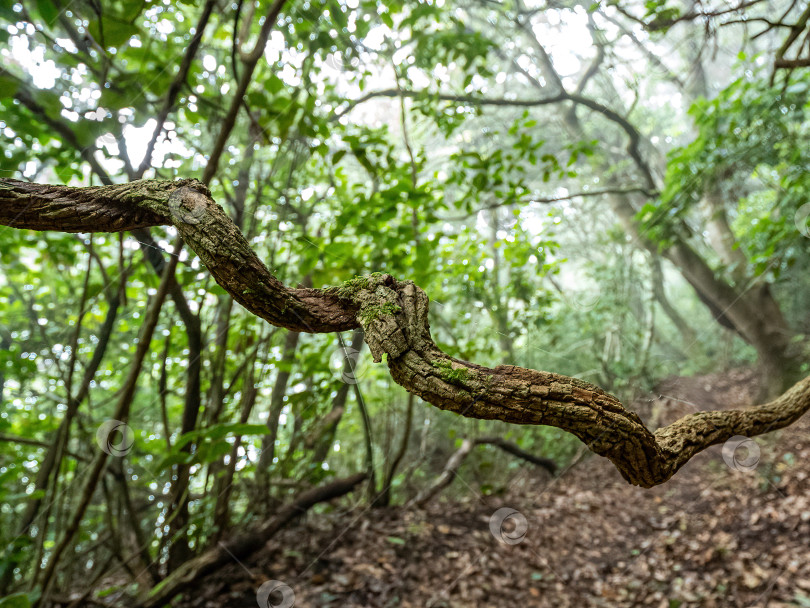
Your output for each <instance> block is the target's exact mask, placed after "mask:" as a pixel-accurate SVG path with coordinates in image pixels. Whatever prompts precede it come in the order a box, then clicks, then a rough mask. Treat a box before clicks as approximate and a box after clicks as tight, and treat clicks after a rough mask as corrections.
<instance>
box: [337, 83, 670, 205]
mask: <svg viewBox="0 0 810 608" xmlns="http://www.w3.org/2000/svg"><path fill="white" fill-rule="evenodd" d="M377 97H388V98H393V97H412V98H419V97H427V98H431V97H432V98H434V99H439V100H441V101H450V102H455V103H462V104H467V105H471V106H506V107H518V108H534V107H538V106H547V105H551V104H556V103H563V102H566V101H570V102H571V103H573V104H574V105H580V106H584V107H586V108H588V109H590V110H593V111H594V112H596V113H597V114H601V115H602V116H603V117H605V118H606V119H607V120H609V121H610V122H612V123H614V124H616V125H617V126H618V127H619V128H620V129H621V130H622V131H624V133H625V134H626V135H627V138H628V143H627V153H628V154H630V156H631V157H632V158H633V161H634V162H635V163H636V165H637V166H638V167H639V168H640V169H641V173H642V176H643V178H644V181H645V182H646V185H645V188H646V189H647V190H652V191H655V190H657V187H656V184H655V180H654V179H653V173H652V170H651V169H650V166H649V164H648V163H647V161H646V160H645V159H644V157H643V156H642V154H641V139H642V137H641V133H640V132H639V131H638V129H636V127H634V126H633V124H632V123H631V122H630V121H629V120H627V118H625V117H624V116H622V115H621V114H619V113H618V112H616V111H615V110H612V109H610V108H609V107H607V106H606V105H603V104H601V103H599V102H598V101H596V100H593V99H591V98H589V97H585V96H584V95H580V94H578V93H568V92H566V91H565V90H563V91H561V92H560V93H557V94H555V95H551V96H549V97H542V98H540V99H507V98H505V97H480V96H476V95H449V94H446V93H431V92H429V91H411V90H404V89H381V90H378V91H371V92H369V93H366V94H365V95H363V96H362V97H358V98H357V99H353V100H351V101H349V102H348V103H347V104H346V105H345V106H343V107H342V108H341V109H340V110H337V111H336V112H335V113H334V114H333V118H334V119H340V118H342V117H343V116H345V115H346V114H348V113H349V112H350V111H351V110H353V109H354V108H355V107H357V106H359V105H361V104H363V103H366V102H367V101H370V100H372V99H375V98H377Z"/></svg>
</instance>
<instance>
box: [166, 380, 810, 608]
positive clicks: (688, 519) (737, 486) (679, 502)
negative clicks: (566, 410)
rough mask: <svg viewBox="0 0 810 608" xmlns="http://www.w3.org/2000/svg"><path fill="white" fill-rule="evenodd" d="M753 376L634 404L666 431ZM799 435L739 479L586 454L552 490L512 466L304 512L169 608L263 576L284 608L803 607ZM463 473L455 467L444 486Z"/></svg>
mask: <svg viewBox="0 0 810 608" xmlns="http://www.w3.org/2000/svg"><path fill="white" fill-rule="evenodd" d="M752 378H753V376H752V375H751V374H750V373H749V372H747V371H745V370H734V371H731V372H728V373H725V374H712V375H708V376H700V377H694V378H670V379H668V380H665V381H664V382H662V383H661V384H660V385H659V387H658V393H659V394H663V395H665V397H663V398H661V399H657V398H656V396H655V395H652V396H650V397H649V398H648V399H647V400H646V401H647V402H648V404H649V402H650V401H652V402H653V403H664V404H665V407H664V409H663V415H664V417H665V418H667V420H665V421H664V422H669V420H668V418H670V417H673V416H674V417H678V416H680V415H683V414H685V413H688V411H689V408H690V407H691V406H690V403H704V404H707V403H708V401H707V399H712V400H713V402H711V403H708V405H709V406H710V407H713V408H714V407H730V406H732V405H739V404H740V402H741V401H744V400H745V399H746V398H747V396H748V395H751V394H755V390H756V386H755V382H754V381H753V379H752ZM712 395H714V397H712ZM717 395H720V397H719V398H718V397H717ZM637 405H638V406H639V407H640V409H642V410H643V409H644V407H643V406H644V403H643V402H637ZM683 408H685V411H680V409H683ZM809 429H810V420H809V419H807V418H805V419H802V420H800V421H799V422H798V423H797V424H794V425H793V426H791V427H789V428H787V429H784V430H782V431H779V432H777V433H771V434H769V435H766V436H763V437H758V438H757V446H759V448H760V450H761V455H760V458H759V462H758V464H757V466H756V467H755V468H754V470H753V471H752V472H745V471H735V470H732V469H731V468H730V467H728V466H727V465H726V464H725V462H724V460H723V455H722V450H721V447H720V446H716V447H714V448H711V449H710V450H707V451H706V452H705V453H703V454H700V455H698V456H697V457H696V458H694V459H693V460H692V461H691V462H690V463H689V464H687V465H686V466H685V467H684V468H683V470H682V471H680V472H679V473H678V474H677V475H676V476H675V477H674V478H673V479H672V480H671V481H670V482H669V483H667V484H666V485H664V486H660V487H657V488H653V489H651V490H643V489H639V488H635V487H632V486H629V485H628V484H627V483H626V482H624V481H623V480H622V479H621V477H620V476H619V474H618V473H617V471H616V470H615V468H614V467H613V466H612V465H611V464H610V463H609V462H608V461H606V460H604V459H601V458H598V457H593V456H591V455H587V456H586V457H585V458H583V459H582V460H581V461H580V462H579V463H578V464H577V465H576V466H574V467H572V468H571V469H570V470H568V471H564V472H563V473H562V475H561V476H560V477H558V478H556V479H553V480H549V478H547V477H546V476H545V473H542V472H538V471H537V470H535V469H533V468H532V467H531V466H529V465H525V466H524V467H522V468H521V473H520V474H519V475H518V476H517V477H516V478H514V479H513V480H512V481H511V483H510V484H509V488H508V491H506V492H505V493H504V494H501V495H498V496H486V497H481V496H480V494H479V493H478V492H476V491H474V490H473V489H472V488H468V490H469V491H468V492H466V493H465V496H466V497H467V498H466V499H462V500H461V501H455V502H450V501H447V500H441V499H440V500H438V501H437V502H435V503H433V504H431V505H429V506H428V508H427V509H426V510H417V509H409V510H406V509H404V508H402V507H392V508H385V509H368V508H365V507H363V508H357V509H353V510H352V509H349V510H335V511H333V512H331V513H326V514H310V515H309V516H307V517H306V518H304V519H302V520H300V521H299V522H297V523H296V524H294V525H292V526H291V527H289V528H288V529H286V530H285V531H283V532H282V533H281V534H279V535H278V536H277V537H276V538H275V539H273V540H272V541H271V543H270V544H269V545H268V546H267V547H266V548H265V549H264V550H263V551H260V552H257V553H256V554H254V555H253V556H251V558H249V559H248V560H243V563H241V564H237V563H234V564H233V565H230V566H228V567H226V568H223V569H221V570H220V571H219V572H217V573H216V574H215V575H213V576H210V577H209V578H208V579H207V580H206V581H205V583H204V584H202V585H200V586H199V588H198V591H197V592H196V593H194V594H193V595H192V596H189V597H187V598H186V599H185V600H184V601H183V602H182V603H180V604H178V606H180V608H192V607H193V608H202V607H209V606H210V607H218V606H224V607H240V608H241V607H245V608H247V607H252V606H256V605H257V600H256V590H257V589H258V588H259V586H260V585H261V584H262V583H263V582H265V581H266V580H279V581H282V582H283V583H284V584H286V585H288V586H289V587H290V588H291V589H292V590H293V591H294V593H295V606H296V607H297V608H310V607H331V606H334V607H338V606H340V607H361V606H362V607H374V608H390V607H394V606H401V607H406V608H407V607H416V606H434V607H437V608H439V607H445V608H457V607H458V608H461V607H467V606H484V605H486V606H503V607H504V608H506V607H512V606H554V607H566V606H572V607H574V606H576V607H580V606H594V607H603V606H653V607H656V608H658V607H660V608H679V607H687V606H690V607H691V606H701V607H707V608H709V607H714V606H718V607H719V606H741V607H742V606H745V607H754V606H769V607H772V608H777V607H786V606H810V559H808V558H810V439H809V438H810V435H809V434H808V430H809ZM738 456H739V455H738ZM744 456H745V454H743V455H742V457H743V458H744ZM468 474H469V473H468ZM464 477H465V471H464V468H463V467H462V469H461V472H460V479H457V480H456V481H455V482H454V483H455V484H458V485H460V486H462V487H463V485H464V484H465V481H464ZM502 507H508V508H511V509H514V510H515V511H517V512H518V515H517V516H516V517H517V518H520V516H521V515H522V516H523V517H525V521H526V524H527V526H528V527H527V530H526V533H525V536H524V537H523V538H522V539H520V541H519V542H515V540H517V539H512V538H511V537H510V536H509V532H510V528H509V526H508V524H507V525H505V526H504V531H505V534H506V536H505V537H502V538H506V540H508V541H509V543H507V542H503V541H502V540H501V539H499V538H496V536H495V534H493V532H491V531H490V523H491V519H492V517H493V514H494V513H495V512H496V511H497V510H498V509H499V508H502ZM496 531H497V526H496ZM515 534H517V536H518V537H519V535H520V531H519V530H518V531H517V532H513V533H512V535H513V536H514V535H515ZM510 543H514V544H510Z"/></svg>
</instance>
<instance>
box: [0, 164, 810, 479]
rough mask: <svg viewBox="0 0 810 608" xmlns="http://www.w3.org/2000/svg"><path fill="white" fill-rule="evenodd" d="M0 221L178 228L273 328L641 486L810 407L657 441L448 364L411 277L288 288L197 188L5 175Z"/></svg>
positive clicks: (780, 404)
mask: <svg viewBox="0 0 810 608" xmlns="http://www.w3.org/2000/svg"><path fill="white" fill-rule="evenodd" d="M0 225H6V226H11V227H14V228H29V229H34V230H59V231H63V232H120V231H122V230H131V229H133V228H137V227H145V226H154V225H173V226H174V227H175V228H176V229H177V231H178V232H179V233H180V235H181V236H182V237H183V239H184V240H185V242H186V243H187V244H188V245H189V247H191V248H192V249H193V250H194V251H195V252H196V253H197V255H198V256H199V257H200V259H201V261H202V262H203V263H204V264H205V265H206V266H207V267H208V269H209V271H210V272H211V274H212V275H213V276H214V278H215V279H216V280H217V282H218V283H219V284H220V285H221V286H222V287H223V288H224V289H226V290H227V291H228V292H229V293H230V294H231V295H232V296H233V298H234V299H235V300H236V301H238V302H239V303H240V304H242V306H244V307H245V308H247V309H248V310H249V311H250V312H252V313H253V314H255V315H257V316H259V317H261V318H263V319H265V320H266V321H268V322H269V323H272V324H273V325H277V326H280V327H286V328H288V329H291V330H293V331H299V332H308V333H319V332H335V331H345V330H350V329H355V328H357V327H362V328H363V329H364V331H365V340H366V343H367V344H368V346H369V350H370V351H371V354H372V356H373V358H374V360H375V361H377V362H379V361H381V360H382V359H383V357H384V356H385V357H386V363H387V364H388V367H389V370H390V372H391V376H392V378H393V379H394V381H396V382H397V383H398V384H400V385H401V386H403V387H404V388H405V389H406V390H408V391H409V392H410V393H413V394H415V395H417V396H419V397H421V398H422V399H424V400H425V401H427V402H428V403H431V404H433V405H435V406H436V407H438V408H440V409H445V410H449V411H452V412H455V413H457V414H460V415H462V416H467V417H470V418H479V419H486V420H502V421H504V422H510V423H513V424H544V425H549V426H555V427H558V428H560V429H563V430H565V431H568V432H570V433H573V434H574V435H576V436H577V437H579V438H580V439H581V440H582V441H584V442H585V443H586V444H587V445H588V447H589V448H590V449H591V450H593V451H594V452H596V453H597V454H600V455H602V456H605V457H606V458H608V459H610V460H611V462H613V464H614V465H615V466H616V468H617V469H618V470H619V472H620V473H621V474H622V475H623V476H624V478H625V479H626V480H627V481H628V482H630V483H632V484H636V485H639V486H643V487H652V486H654V485H657V484H661V483H664V482H665V481H667V480H668V479H669V478H670V477H672V475H674V474H675V472H676V471H678V469H680V467H681V466H683V465H684V464H685V463H686V462H687V461H688V460H689V459H690V458H691V457H692V456H694V455H695V454H697V453H698V452H700V451H702V450H704V449H706V448H707V447H709V446H711V445H715V444H718V443H722V442H724V441H726V440H727V439H729V438H730V437H732V436H734V435H746V436H753V435H759V434H762V433H766V432H768V431H772V430H775V429H779V428H782V427H785V426H787V425H789V424H791V423H793V422H794V421H795V420H797V419H798V418H799V417H800V416H801V415H802V414H804V413H805V412H806V411H807V410H808V409H810V377H808V378H806V379H804V380H802V381H801V382H799V383H798V384H796V385H795V386H794V387H793V388H791V389H790V390H788V391H787V392H786V393H784V394H783V395H782V396H780V397H778V398H777V399H775V400H773V401H771V402H770V403H766V404H764V405H760V406H757V407H753V408H750V409H746V410H727V411H717V412H698V413H696V414H692V415H689V416H686V417H685V418H682V419H681V420H679V421H677V422H675V423H673V424H671V425H670V426H667V427H664V428H662V429H659V430H658V431H656V432H655V433H652V432H650V430H649V429H647V427H646V426H644V424H643V422H642V421H641V419H640V418H639V416H638V415H637V414H636V413H635V412H632V411H629V410H627V409H626V408H625V407H624V406H623V405H622V403H621V402H620V401H619V400H618V399H617V398H616V397H614V396H613V395H610V394H608V393H606V392H605V391H604V390H602V389H601V388H599V387H597V386H594V385H592V384H589V383H587V382H584V381H582V380H578V379H576V378H570V377H567V376H563V375H560V374H555V373H552V372H543V371H535V370H531V369H524V368H521V367H515V366H512V365H499V366H498V367H495V368H487V367H483V366H480V365H476V364H474V363H468V362H465V361H460V360H458V359H454V358H452V357H449V356H447V355H446V354H444V353H443V352H442V351H441V350H440V349H439V347H438V346H436V344H435V343H434V342H433V340H432V338H431V335H430V327H429V324H428V297H427V295H426V294H425V292H424V291H422V290H421V289H420V288H419V287H417V286H416V285H415V284H414V283H413V282H411V281H398V280H397V279H395V278H394V277H392V276H390V275H386V274H374V275H370V276H366V277H356V278H355V279H352V280H350V281H347V282H346V283H344V284H343V285H342V286H340V287H331V288H326V289H292V288H289V287H286V286H285V285H283V284H282V283H281V282H280V281H279V280H278V279H276V278H275V277H274V276H273V275H272V274H271V273H270V271H269V270H268V269H267V268H266V267H265V265H264V264H263V263H262V262H261V260H259V258H258V257H257V256H256V254H255V253H254V252H253V250H252V249H251V248H250V245H249V244H248V242H247V240H246V239H245V237H244V236H243V235H242V233H241V232H240V231H239V229H238V228H237V227H236V225H235V224H234V223H233V222H232V221H231V220H230V218H229V217H228V216H227V215H226V214H225V212H224V211H223V210H222V208H221V207H220V206H219V205H217V204H216V203H215V202H214V200H213V199H212V198H211V194H210V192H209V190H208V189H207V188H206V187H205V186H204V185H203V184H202V183H201V182H199V181H197V180H192V179H185V180H178V181H174V182H172V181H151V180H141V181H136V182H131V183H129V184H120V185H114V186H102V187H91V188H71V187H67V186H48V185H42V184H31V183H26V182H21V181H17V180H10V179H0Z"/></svg>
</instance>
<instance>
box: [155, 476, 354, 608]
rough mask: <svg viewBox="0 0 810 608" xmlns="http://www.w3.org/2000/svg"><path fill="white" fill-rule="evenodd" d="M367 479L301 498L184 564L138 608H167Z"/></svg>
mask: <svg viewBox="0 0 810 608" xmlns="http://www.w3.org/2000/svg"><path fill="white" fill-rule="evenodd" d="M365 478H366V474H365V473H358V474H356V475H352V476H351V477H346V478H344V479H338V480H336V481H333V482H331V483H328V484H326V485H324V486H320V487H317V488H313V489H311V490H307V491H306V492H304V493H302V494H300V495H299V496H298V497H297V498H296V499H295V500H293V501H292V502H291V503H289V504H288V505H285V506H283V507H281V509H279V511H278V513H276V515H275V516H274V517H273V518H271V519H269V520H268V521H267V522H265V523H264V524H262V525H261V526H259V527H258V528H257V529H254V530H250V531H249V532H247V533H245V534H242V535H240V536H237V537H236V538H234V539H233V540H230V541H228V542H220V543H219V544H218V545H217V546H216V547H214V548H213V549H209V550H208V551H206V552H205V553H203V554H202V555H200V556H198V557H195V558H193V559H190V560H189V561H187V562H185V563H184V564H183V565H182V566H180V568H178V569H177V570H175V571H174V572H172V573H171V574H170V575H169V576H168V577H167V578H166V579H164V580H163V581H162V582H161V583H160V584H159V585H157V586H156V587H155V588H154V589H152V591H151V592H150V593H149V597H148V598H147V600H146V601H144V602H143V603H142V604H141V605H140V607H139V608H159V607H160V606H164V605H166V604H167V603H168V602H169V601H170V600H171V599H172V598H173V597H175V596H176V595H178V594H179V593H182V592H183V591H185V590H187V589H188V588H189V587H191V586H192V585H194V584H195V583H199V582H200V581H201V580H202V579H203V578H204V577H205V576H208V575H209V574H211V573H212V572H215V571H216V570H218V569H219V568H222V567H223V566H225V565H226V564H229V563H235V562H238V561H239V560H242V559H245V558H246V557H248V556H249V555H250V554H251V553H253V552H254V551H257V550H259V549H261V548H262V547H263V546H264V545H265V544H266V543H267V541H269V540H270V539H271V538H273V536H275V535H276V534H277V533H278V532H279V531H280V530H282V529H283V528H284V527H285V526H286V525H287V524H288V523H290V522H291V521H292V520H293V519H295V518H297V517H299V516H301V515H303V514H304V513H306V512H307V511H308V510H309V509H311V508H312V507H313V506H315V505H316V504H318V503H321V502H326V501H328V500H332V499H333V498H338V497H340V496H343V495H344V494H348V493H349V492H351V491H352V490H353V489H354V487H355V486H357V484H359V483H360V482H361V481H363V480H364V479H365Z"/></svg>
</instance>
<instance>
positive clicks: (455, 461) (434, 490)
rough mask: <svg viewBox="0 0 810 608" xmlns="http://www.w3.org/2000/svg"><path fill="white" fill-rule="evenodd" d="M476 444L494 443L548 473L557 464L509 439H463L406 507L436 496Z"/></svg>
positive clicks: (454, 476) (419, 505)
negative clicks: (441, 469)
mask: <svg viewBox="0 0 810 608" xmlns="http://www.w3.org/2000/svg"><path fill="white" fill-rule="evenodd" d="M477 445H494V446H496V447H499V448H501V449H502V450H503V451H504V452H508V453H509V454H512V455H513V456H517V457H518V458H522V459H523V460H525V461H527V462H531V463H532V464H534V465H536V466H538V467H541V468H544V469H545V470H546V471H548V472H549V474H550V475H554V474H555V473H556V471H557V464H556V463H555V462H554V461H553V460H551V459H550V458H542V457H540V456H535V455H534V454H530V453H529V452H525V451H523V450H521V449H520V448H519V447H518V446H517V445H516V444H514V443H512V442H511V441H506V440H505V439H501V438H500V437H479V438H477V439H465V440H464V441H462V442H461V447H459V448H458V449H457V450H456V451H455V452H453V455H452V456H450V459H449V460H448V461H447V464H446V465H445V466H444V470H443V471H442V472H441V474H440V475H439V476H438V477H437V478H436V481H434V482H433V485H431V486H428V487H427V488H425V489H424V490H422V491H421V492H419V494H417V495H416V496H415V497H414V498H413V499H412V500H410V501H408V504H407V505H406V507H409V506H412V505H415V506H417V507H424V506H425V505H427V504H428V503H429V502H430V501H432V500H433V499H434V498H436V496H438V495H439V493H440V492H441V491H442V490H444V489H445V488H446V487H447V486H449V485H450V484H451V483H453V480H454V479H455V478H456V473H458V470H459V468H461V465H462V464H464V461H465V460H466V459H467V456H468V455H469V454H470V452H471V451H472V449H473V448H474V447H475V446H477Z"/></svg>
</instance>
